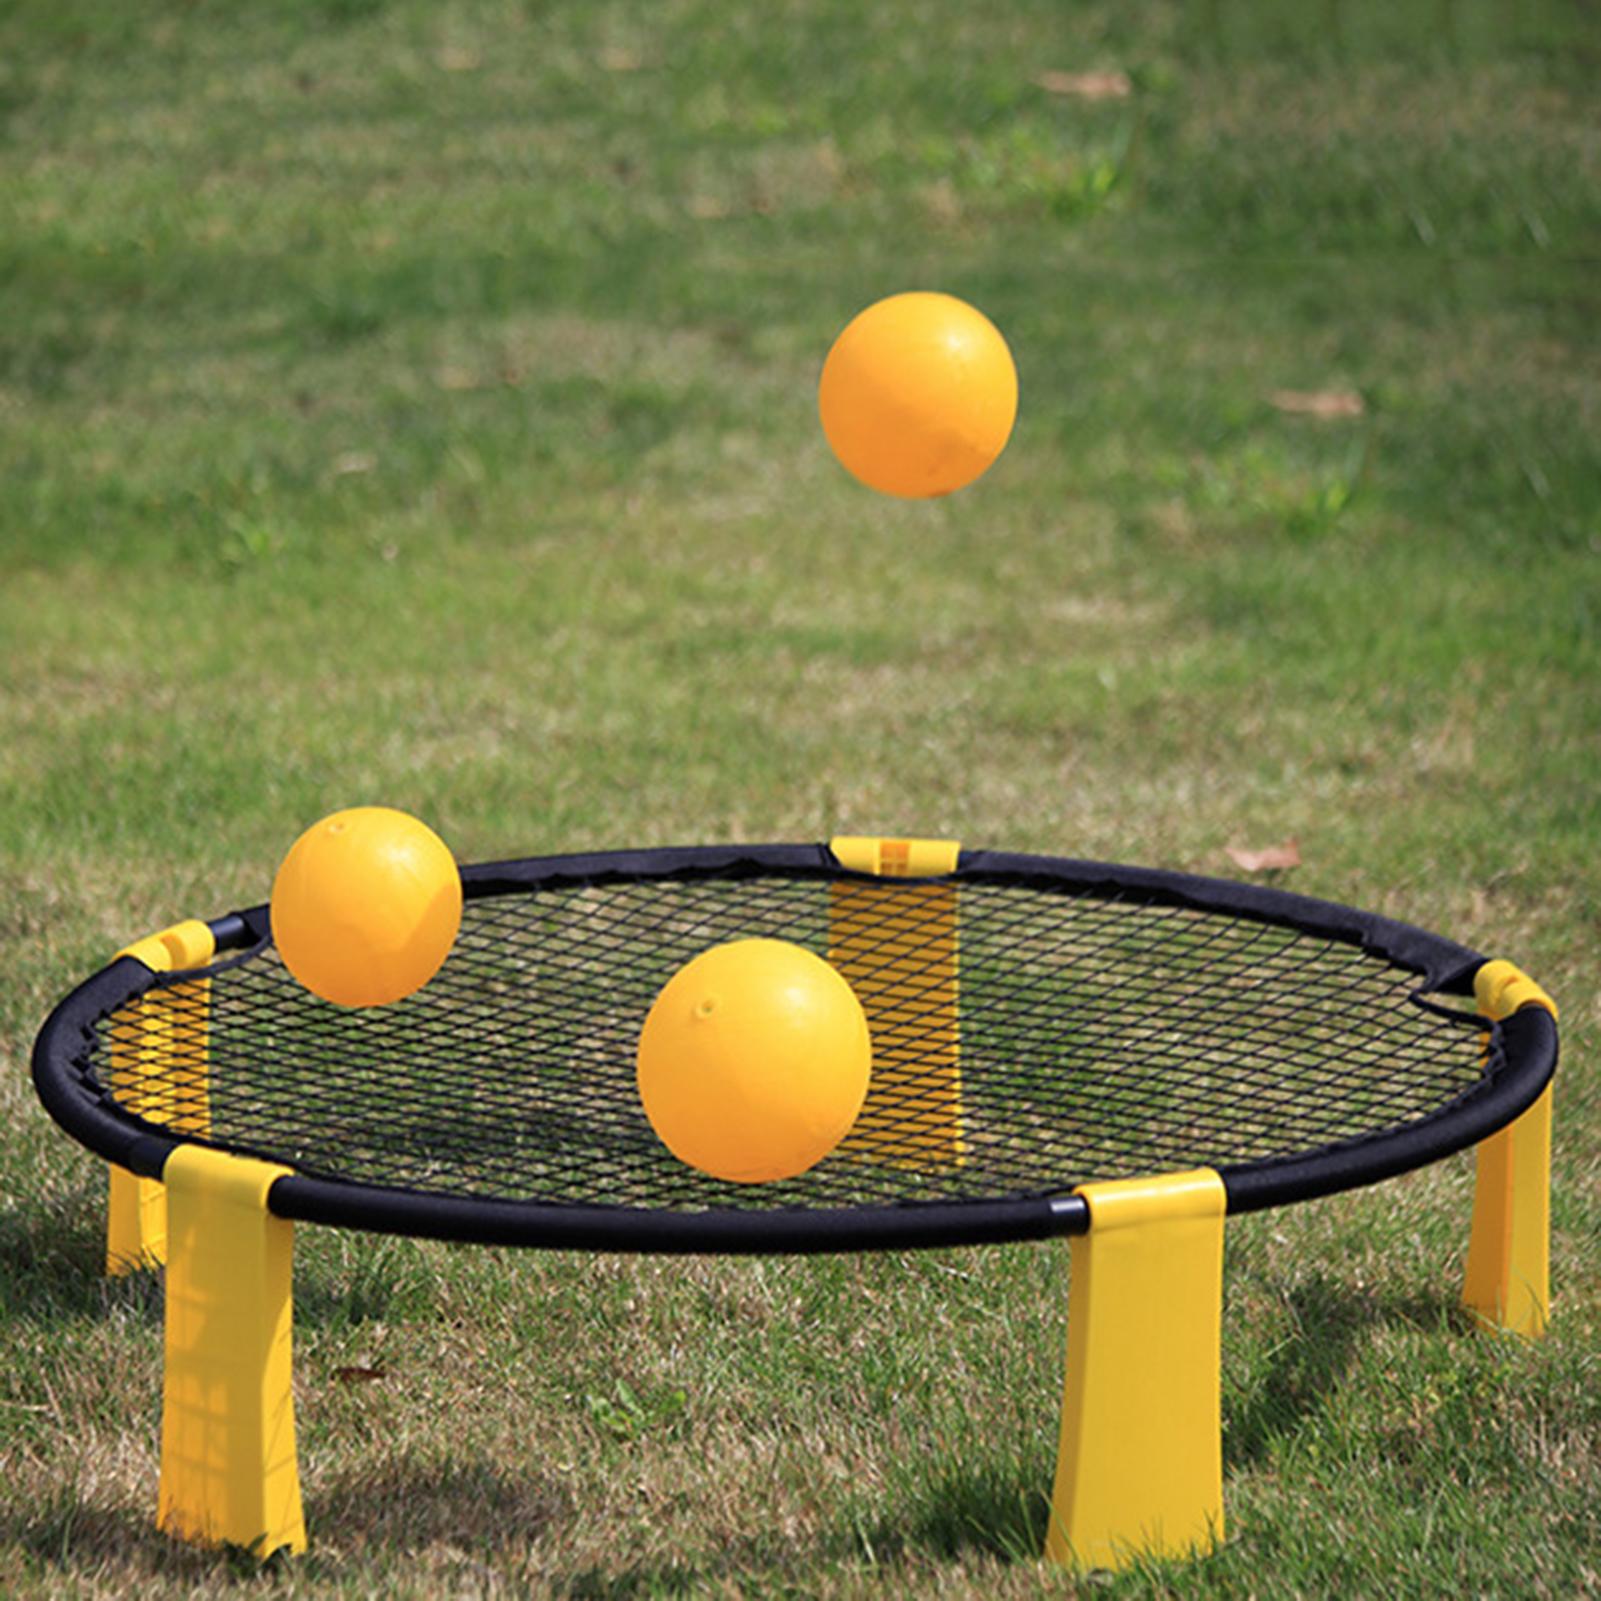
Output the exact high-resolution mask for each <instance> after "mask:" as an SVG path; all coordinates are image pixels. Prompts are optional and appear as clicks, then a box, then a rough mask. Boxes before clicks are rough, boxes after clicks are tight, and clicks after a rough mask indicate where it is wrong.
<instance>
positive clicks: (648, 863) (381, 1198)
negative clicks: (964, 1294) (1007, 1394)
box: [33, 845, 1558, 1254]
mask: <svg viewBox="0 0 1601 1601" xmlns="http://www.w3.org/2000/svg"><path fill="white" fill-rule="evenodd" d="M843 873H844V870H843V869H842V868H841V867H840V864H839V863H838V862H837V861H836V860H835V858H834V856H833V853H832V852H831V851H830V850H829V849H828V847H827V846H824V845H741V846H689V847H680V848H671V849H653V850H640V851H605V852H596V853H587V854H582V855H570V856H550V857H536V858H528V859H523V860H517V861H506V862H486V863H482V864H479V865H476V866H470V867H464V868H463V869H462V886H463V892H464V894H465V895H466V896H467V898H468V899H479V898H483V897H490V896H497V895H510V894H518V893H533V892H539V891H544V890H557V889H565V888H573V887H578V886H584V885H595V884H605V883H618V882H627V881H630V880H641V879H658V878H667V879H671V878H699V877H721V878H728V877H735V878H737V877H742V876H749V877H759V876H764V875H769V874H778V875H782V876H788V877H798V878H807V877H816V878H823V879H837V878H839V877H841V876H842V874H843ZM845 876H853V875H845ZM952 877H953V878H954V879H955V880H956V881H957V882H958V883H961V882H968V883H996V884H1012V885H1016V884H1020V883H1026V884H1030V885H1033V886H1034V887H1036V888H1038V889H1040V890H1041V891H1046V892H1058V893H1067V894H1073V893H1080V894H1093V895H1101V896H1106V895H1112V894H1116V893H1118V892H1120V891H1126V892H1128V893H1129V894H1130V895H1131V896H1135V897H1138V898H1139V899H1141V900H1143V901H1146V902H1150V903H1154V904H1166V905H1176V906H1186V907H1191V908H1194V909H1197V910H1202V911H1208V912H1216V913H1222V914H1227V915H1230V916H1235V917H1247V918H1252V919H1256V920H1260V921H1263V922H1268V923H1275V924H1280V925H1283V926H1285V927H1289V928H1294V929H1299V930H1302V931H1304V932H1308V933H1315V934H1321V935H1324V936H1326V937H1329V938H1333V939H1338V940H1342V941H1345V942H1347V943H1349V944H1353V945H1357V946H1359V947H1360V948H1361V949H1362V950H1364V951H1366V952H1368V953H1370V954H1372V955H1375V956H1380V957H1383V958H1384V959H1386V960H1387V961H1390V962H1392V963H1394V964H1395V965H1397V966H1400V967H1402V968H1405V969H1407V970H1409V971H1411V972H1414V973H1417V974H1418V975H1419V976H1420V980H1421V983H1420V986H1419V989H1420V992H1421V991H1433V992H1438V993H1445V994H1453V995H1471V994H1472V993H1473V977H1474V974H1475V973H1476V972H1477V971H1478V969H1479V968H1480V967H1481V966H1482V965H1483V964H1484V961H1485V958H1484V957H1483V956H1481V955H1479V954H1478V953H1477V952H1475V951H1472V950H1470V949H1469V948H1468V947H1466V946H1463V945H1459V944H1457V943H1456V942H1455V941H1453V940H1447V939H1443V938H1441V937H1440V936H1438V935H1435V934H1430V933H1427V932H1426V931H1424V930H1422V929H1419V928H1414V927H1412V926H1411V925H1409V924H1405V923H1398V922H1395V921H1393V920H1391V919H1389V918H1384V917H1377V916H1374V915H1373V914H1371V913H1367V912H1361V911H1357V910H1355V909H1354V908H1352V907H1349V906H1341V905H1339V904H1337V903H1335V902H1332V901H1323V900H1316V899H1313V898H1312V897H1309V896H1305V895H1294V894H1290V893H1287V892H1286V891H1283V890H1277V889H1269V888H1265V887H1263V886H1260V885H1255V884H1241V883H1236V882H1234V881H1232V880H1229V879H1215V878H1204V877H1199V876H1196V875H1193V874H1188V873H1172V872H1161V871H1157V870H1153V869H1148V868H1138V867H1121V866H1114V865H1112V864H1110V863H1105V862H1090V861H1077V860H1070V859H1065V858H1058V857H1048V856H1030V855H1017V854H1013V853H1010V852H1002V851H982V850H978V851H963V852H962V853H961V856H960V858H959V862H958V866H957V870H956V872H955V874H954V875H952ZM932 881H933V880H929V882H932ZM898 882H908V883H909V882H917V880H899V881H898ZM209 927H210V928H211V930H212V933H213V935H214V937H215V939H216V942H217V949H218V953H219V955H221V954H222V953H225V952H229V951H250V950H253V949H254V948H255V947H257V946H260V945H262V944H263V943H264V942H265V941H266V940H268V939H269V938H270V934H271V930H270V922H269V916H268V909H267V907H265V906H256V907H251V908H249V909H248V910H245V911H240V912H231V913H229V914H227V915H226V916H224V917H221V918H218V919H217V920H216V921H214V922H212V923H211V924H210V925H209ZM239 959H242V958H234V960H239ZM202 971H203V970H202ZM151 979H152V974H151V972H150V970H149V969H148V968H147V967H146V966H145V965H144V963H142V962H140V961H138V960H137V959H135V958H133V957H121V958H119V959H118V960H117V961H115V962H113V963H112V964H111V965H110V966H109V967H107V968H105V969H103V970H102V971H101V972H99V973H97V974H95V975H94V977H93V978H91V979H89V980H87V981H86V982H85V983H84V984H82V985H80V986H79V987H78V988H77V989H76V990H74V991H73V992H72V993H71V994H70V995H68V996H67V997H66V998H65V999H64V1000H63V1001H62V1002H61V1003H60V1004H59V1005H58V1006H57V1007H56V1008H55V1010H54V1011H53V1012H52V1013H51V1014H50V1017H49V1018H48V1019H47V1021H46V1022H45V1025H44V1027H43V1028H42V1029H41V1030H40V1032H39V1037H38V1039H37V1041H36V1042H35V1044H34V1050H33V1076H34V1083H35V1085H36V1086H37V1089H38V1093H39V1098H40V1100H41V1101H42V1102H43V1103H44V1106H45V1108H46V1110H48V1111H49V1113H50V1115H51V1116H52V1117H53V1118H54V1119H55V1120H56V1121H57V1122H58V1123H59V1124H61V1126H62V1127H63V1128H64V1129H66V1131H67V1132H68V1133H69V1134H71V1135H72V1136H73V1137H74V1138H75V1139H77V1140H79V1141H80V1142H81V1143H82V1144H83V1145H85V1146H87V1147H88V1148H89V1149H90V1150H92V1151H94V1152H96V1153H97V1154H98V1155H100V1156H103V1157H105V1158H106V1159H107V1160H108V1161H111V1162H115V1163H116V1164H117V1165H118V1166H120V1167H124V1168H126V1169H128V1170H129V1171H130V1172H133V1173H138V1174H141V1175H144V1176H146V1177H150V1178H158V1177H160V1175H161V1171H162V1168H163V1167H164V1165H165V1163H166V1159H167V1157H168V1156H169V1155H170V1154H171V1152H172V1151H173V1150H174V1149H176V1148H177V1146H178V1145H179V1144H180V1143H182V1142H181V1141H179V1140H176V1139H174V1138H173V1137H172V1136H171V1135H170V1134H169V1133H167V1132H166V1130H165V1129H162V1128H160V1127H159V1126H157V1125H154V1124H149V1123H144V1122H142V1121H141V1120H140V1119H138V1118H136V1117H133V1116H131V1115H130V1114H128V1113H126V1112H124V1111H122V1110H121V1109H120V1108H119V1107H118V1106H117V1105H116V1103H115V1102H114V1101H113V1100H112V1098H111V1097H110V1095H109V1094H108V1093H107V1092H106V1091H105V1090H104V1089H103V1088H102V1087H100V1086H99V1085H97V1084H96V1083H95V1082H94V1081H93V1079H92V1078H91V1077H90V1075H89V1073H88V1070H87V1066H86V1062H87V1046H88V1043H89V1041H90V1038H91V1036H92V1032H93V1029H94V1027H95V1025H96V1024H97V1023H98V1022H99V1021H100V1020H102V1019H103V1018H105V1017H106V1016H108V1015H109V1014H110V1013H111V1012H113V1011H114V1010H115V1009H116V1008H117V1007H118V1006H120V1005H122V1004H124V1003H125V1002H126V1001H128V1000H130V999H131V998H133V997H134V996H136V995H138V994H140V993H142V992H143V991H144V990H145V989H147V988H148V987H149V985H150V982H151ZM1424 1004H1429V1003H1426V1002H1425V1003H1424ZM1486 1026H1487V1027H1490V1026H1493V1027H1494V1028H1496V1029H1497V1030H1498V1032H1499V1035H1500V1040H1501V1045H1502V1051H1501V1059H1500V1061H1499V1063H1498V1064H1497V1066H1496V1067H1494V1068H1493V1069H1492V1070H1491V1072H1490V1073H1489V1074H1488V1075H1487V1076H1486V1077H1484V1078H1483V1079H1480V1080H1479V1081H1478V1082H1476V1083H1475V1084H1473V1085H1472V1086H1471V1087H1470V1088H1469V1089H1468V1090H1466V1091H1464V1092H1463V1093H1462V1094H1461V1095H1460V1096H1458V1097H1457V1098H1456V1099H1455V1100H1453V1101H1451V1102H1450V1103H1448V1104H1447V1105H1445V1106H1442V1107H1440V1108H1439V1109H1438V1110H1436V1111H1434V1112H1431V1113H1430V1114H1428V1115H1427V1116H1425V1117H1422V1118H1418V1119H1416V1120H1415V1121H1413V1122H1410V1123H1406V1124H1402V1125H1397V1126H1396V1127H1394V1128H1391V1129H1380V1130H1376V1131H1374V1132H1372V1133H1370V1134H1365V1135H1363V1136H1361V1137H1360V1138H1358V1139H1354V1140H1349V1141H1345V1142H1343V1143H1341V1144H1338V1145H1331V1146H1326V1147H1324V1148H1322V1149H1320V1150H1317V1151H1312V1152H1308V1153H1304V1154H1301V1155H1296V1156H1288V1157H1275V1158H1268V1159H1264V1160H1262V1161H1258V1162H1252V1163H1247V1164H1243V1165H1240V1166H1235V1167H1221V1168H1219V1170H1218V1171H1219V1174H1220V1176H1221V1178H1222V1180H1223V1183H1224V1187H1225V1190H1226V1191H1227V1195H1228V1209H1229V1211H1230V1212H1231V1213H1234V1212H1251V1211H1258V1210H1261V1209H1263V1208H1266V1207H1271V1206H1279V1205H1284V1204H1287V1203H1290V1202H1294V1201H1304V1200H1311V1199H1314V1198H1316V1197H1317V1196H1321V1195H1329V1194H1333V1193H1335V1192H1336V1191H1339V1190H1346V1189H1351V1188H1354V1187H1356V1186H1358V1185H1363V1184H1374V1183H1378V1182H1380V1181H1381V1180H1383V1179H1386V1178H1391V1177H1394V1176H1395V1175H1396V1174H1399V1173H1404V1172H1407V1171H1410V1170H1411V1169H1413V1168H1417V1167H1421V1166H1423V1165H1425V1164H1427V1163H1429V1162H1433V1161H1437V1160H1439V1159H1440V1158H1441V1157H1444V1156H1448V1155H1450V1154H1451V1153H1453V1152H1455V1151H1459V1150H1462V1149H1464V1148H1465V1147H1467V1146H1469V1145H1472V1144H1474V1143H1476V1142H1477V1141H1478V1140H1481V1139H1483V1138H1484V1137H1485V1136H1486V1135H1489V1134H1493V1133H1494V1132H1496V1131H1497V1130H1498V1129H1501V1128H1504V1127H1505V1126H1506V1125H1507V1124H1508V1123H1510V1122H1511V1121H1512V1120H1513V1119H1514V1118H1516V1117H1517V1116H1518V1115H1519V1114H1520V1113H1521V1112H1523V1111H1524V1110H1526V1109H1527V1108H1528V1107H1529V1106H1530V1105H1531V1104H1532V1103H1533V1102H1534V1100H1535V1099H1536V1098H1537V1097H1538V1096H1539V1094H1540V1093H1541V1091H1542V1090H1543V1089H1544V1088H1545V1086H1546V1084H1547V1083H1548V1082H1549V1081H1550V1078H1551V1075H1552V1073H1553V1072H1554V1070H1555V1068H1556V1063H1557V1053H1558V1047H1557V1029H1556V1022H1555V1019H1554V1018H1553V1017H1552V1016H1551V1014H1550V1013H1549V1012H1548V1011H1546V1010H1545V1009H1544V1008H1543V1007H1539V1006H1528V1007H1524V1008H1523V1009H1522V1010H1521V1011H1519V1012H1517V1013H1515V1014H1514V1015H1513V1016H1512V1017H1509V1018H1507V1019H1505V1020H1503V1021H1502V1022H1500V1023H1498V1024H1495V1025H1488V1024H1487V1025H1486ZM246 1154H248V1153H246ZM268 1204H269V1206H270V1207H271V1209H272V1210H273V1211H274V1212H275V1213H277V1214H278V1215H279V1216H282V1217H286V1218H294V1219H297V1220H300V1221H304V1222H316V1223H328V1224H334V1225H338V1226H342V1227H347V1228H359V1229H366V1230H371V1231H374V1232H378V1233H391V1234H407V1235H418V1236H425V1237H434V1238H441V1239H452V1240H470V1241H478V1242H482V1243H492V1244H505V1245H525V1246H542V1247H548V1248H562V1249H586V1250H601V1249H604V1250H623V1251H646V1252H711V1253H734V1252H738V1253H747V1254H750V1253H755V1254H766V1253H804V1252H824V1251H856V1250H866V1249H909V1248H913V1247H921V1246H936V1245H976V1244H985V1243H991V1242H996V1241H1001V1240H1027V1239H1044V1238H1048V1237H1051V1236H1054V1235H1063V1234H1074V1233H1082V1232H1083V1231H1084V1230H1085V1229H1086V1228H1087V1227H1088V1226H1089V1209H1088V1207H1087V1205H1086V1203H1085V1202H1084V1201H1083V1200H1082V1199H1081V1198H1080V1197H1078V1196H1073V1195H1067V1196H1054V1197H1023V1198H1013V1199H1008V1200H996V1201H956V1202H951V1201H941V1202H926V1203H920V1202H905V1203H900V1204H896V1205H891V1206H874V1207H844V1208H837V1209H833V1210H828V1209H806V1208H796V1209H777V1210H768V1211H762V1210H755V1209H753V1210H749V1211H744V1210H736V1209H732V1208H730V1209H725V1210H721V1211H706V1212H672V1211H650V1210H645V1209H641V1208H634V1207H610V1206H576V1205H554V1204H551V1203H547V1202H516V1201H501V1200H477V1199H473V1198H471V1197H468V1196H441V1195H434V1194H424V1193H421V1192H418V1191H412V1190H400V1189H389V1188H384V1187H381V1186H376V1185H367V1184H358V1183H349V1182H343V1181H338V1180H329V1179H314V1178H306V1177H302V1176H300V1175H293V1176H289V1177H285V1178H282V1179H279V1180H278V1181H277V1183H275V1184H274V1185H273V1187H272V1190H271V1192H270V1195H269V1201H268Z"/></svg>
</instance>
